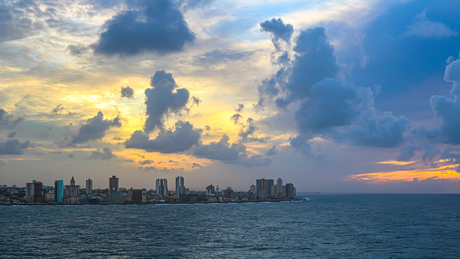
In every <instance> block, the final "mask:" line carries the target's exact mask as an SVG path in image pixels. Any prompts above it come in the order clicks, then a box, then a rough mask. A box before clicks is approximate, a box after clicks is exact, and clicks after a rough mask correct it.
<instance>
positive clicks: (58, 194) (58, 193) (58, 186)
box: [54, 180, 64, 203]
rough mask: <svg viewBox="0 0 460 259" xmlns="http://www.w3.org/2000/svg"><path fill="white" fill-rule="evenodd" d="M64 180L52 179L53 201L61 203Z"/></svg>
mask: <svg viewBox="0 0 460 259" xmlns="http://www.w3.org/2000/svg"><path fill="white" fill-rule="evenodd" d="M63 199H64V181H63V180H56V181H54V203H62V202H63V201H64V200H63Z"/></svg>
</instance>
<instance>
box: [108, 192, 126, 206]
mask: <svg viewBox="0 0 460 259" xmlns="http://www.w3.org/2000/svg"><path fill="white" fill-rule="evenodd" d="M125 197H126V196H125V194H124V193H122V192H119V191H111V192H110V196H109V202H110V203H116V204H123V203H125Z"/></svg>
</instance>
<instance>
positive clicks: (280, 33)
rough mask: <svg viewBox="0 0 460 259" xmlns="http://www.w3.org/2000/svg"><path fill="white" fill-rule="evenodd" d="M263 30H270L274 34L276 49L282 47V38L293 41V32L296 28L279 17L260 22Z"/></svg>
mask: <svg viewBox="0 0 460 259" xmlns="http://www.w3.org/2000/svg"><path fill="white" fill-rule="evenodd" d="M260 27H261V30H262V31H265V32H269V33H271V34H272V41H273V45H275V47H276V49H278V50H279V49H280V42H279V41H280V40H284V41H285V42H287V43H289V42H290V41H291V37H292V33H293V32H294V28H293V27H292V25H290V24H284V23H283V21H282V20H281V19H280V18H278V19H275V18H273V19H271V20H270V21H268V20H267V21H265V22H262V23H260Z"/></svg>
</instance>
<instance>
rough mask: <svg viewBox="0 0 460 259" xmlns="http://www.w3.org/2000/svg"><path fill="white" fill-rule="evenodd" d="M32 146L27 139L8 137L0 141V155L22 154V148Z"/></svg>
mask: <svg viewBox="0 0 460 259" xmlns="http://www.w3.org/2000/svg"><path fill="white" fill-rule="evenodd" d="M30 147H33V144H31V143H30V142H29V141H28V140H26V141H24V142H21V141H19V140H18V139H9V140H7V141H6V142H3V143H0V155H22V153H24V150H26V149H28V148H30Z"/></svg>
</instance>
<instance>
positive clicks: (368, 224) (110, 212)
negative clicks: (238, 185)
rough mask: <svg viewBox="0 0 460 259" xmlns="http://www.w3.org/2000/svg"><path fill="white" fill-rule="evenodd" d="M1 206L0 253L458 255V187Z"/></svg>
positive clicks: (103, 255) (32, 255) (91, 255)
mask: <svg viewBox="0 0 460 259" xmlns="http://www.w3.org/2000/svg"><path fill="white" fill-rule="evenodd" d="M308 198H309V201H308V202H280V203H243V204H191V205H147V206H136V205H133V206H10V207H6V206H4V207H0V229H1V230H0V257H1V258H41V257H46V258H67V257H72V258H206V257H209V258H275V257H277V258H460V195H318V196H308Z"/></svg>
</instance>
